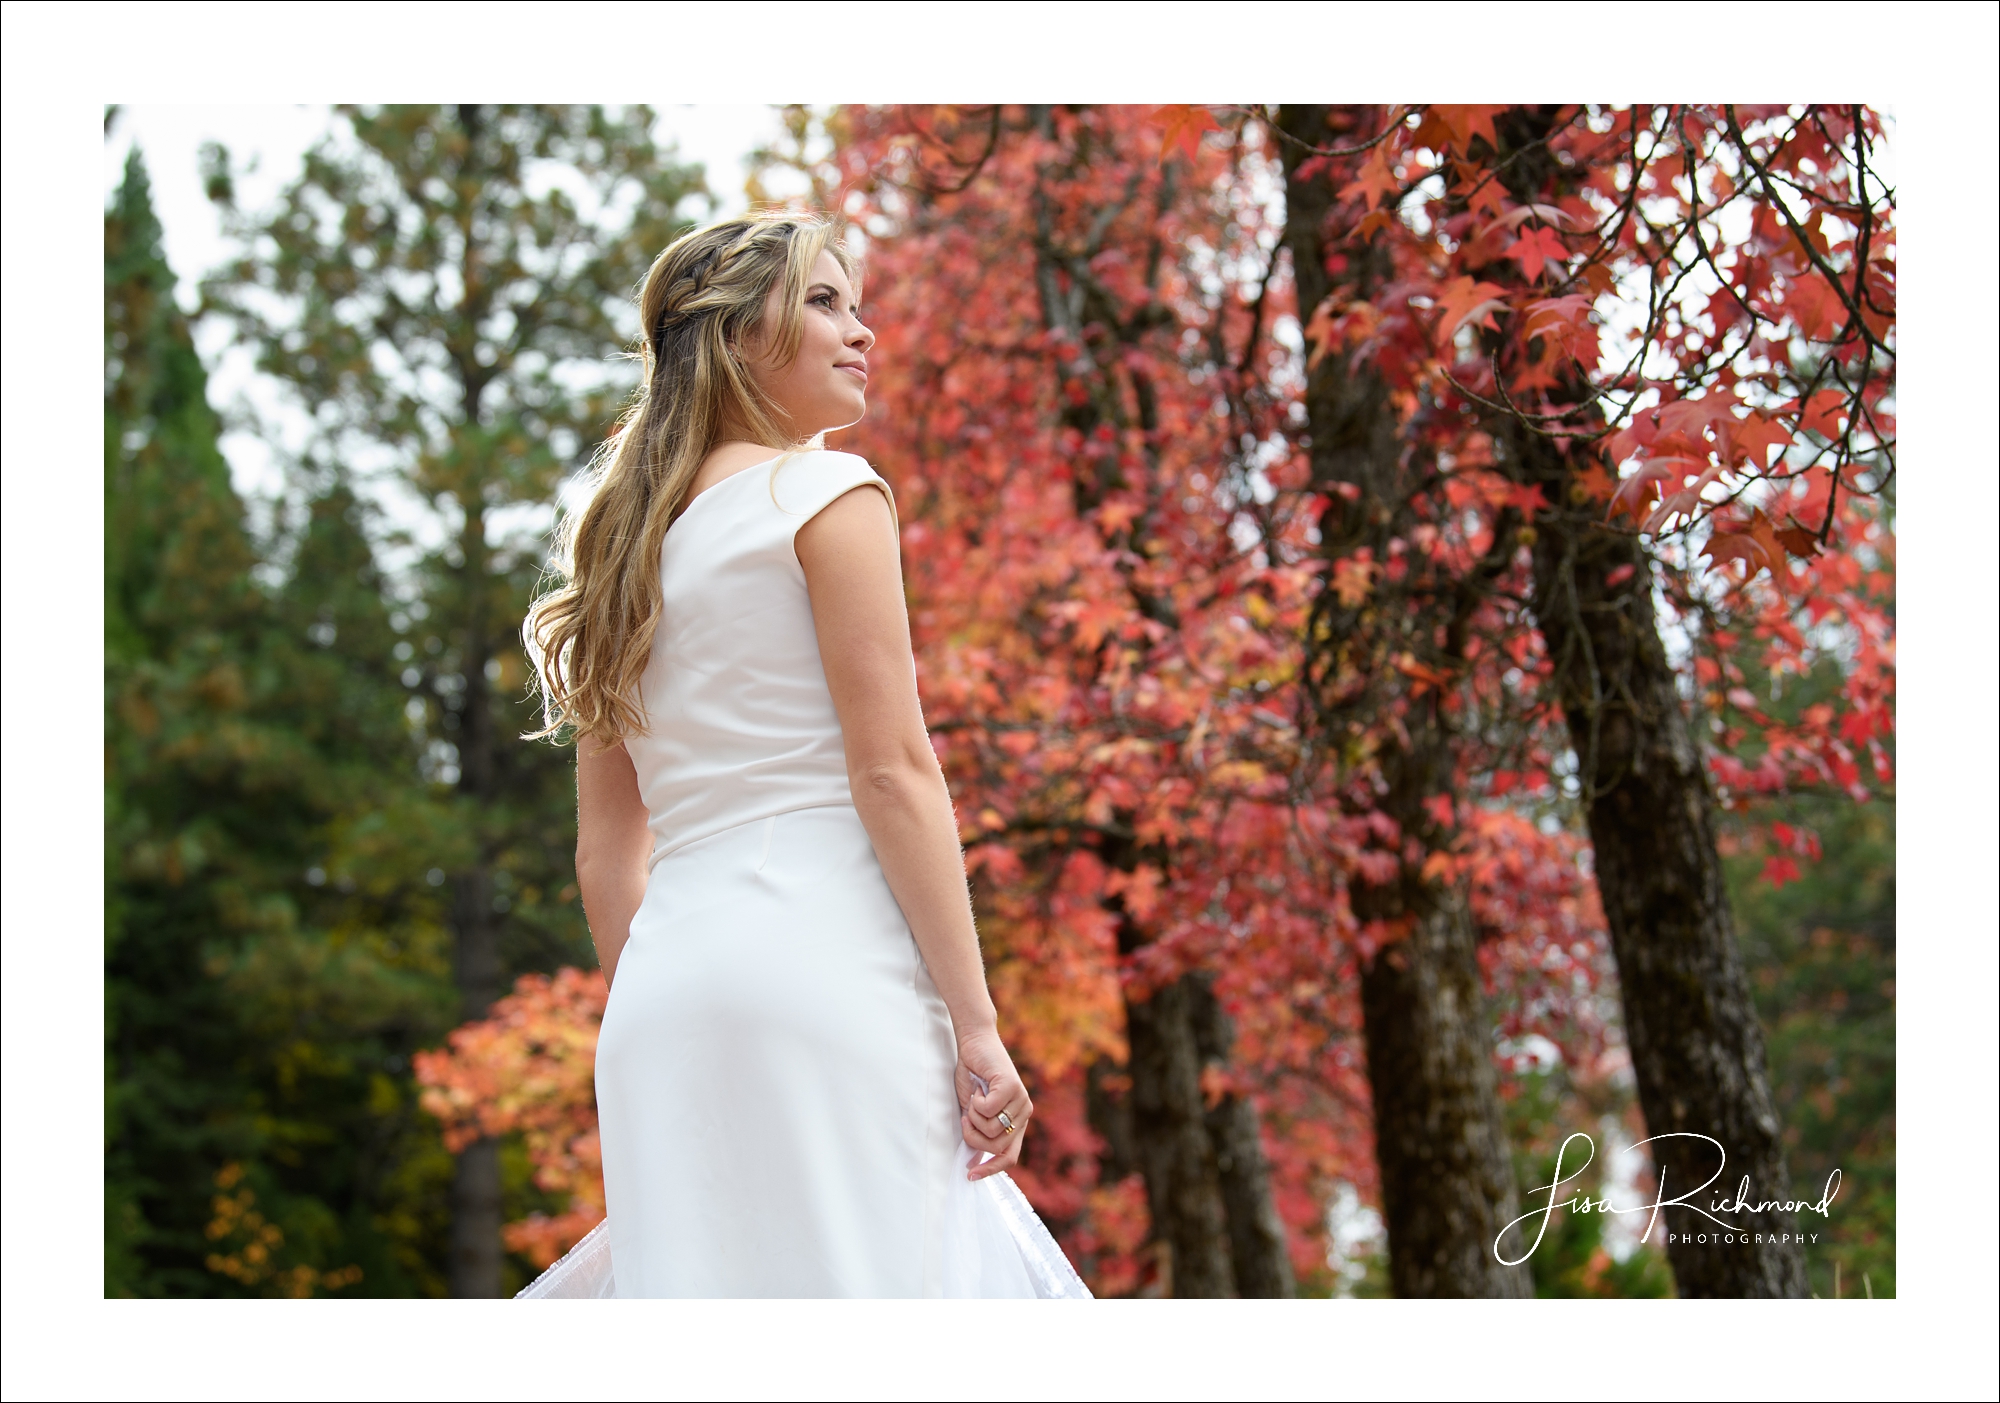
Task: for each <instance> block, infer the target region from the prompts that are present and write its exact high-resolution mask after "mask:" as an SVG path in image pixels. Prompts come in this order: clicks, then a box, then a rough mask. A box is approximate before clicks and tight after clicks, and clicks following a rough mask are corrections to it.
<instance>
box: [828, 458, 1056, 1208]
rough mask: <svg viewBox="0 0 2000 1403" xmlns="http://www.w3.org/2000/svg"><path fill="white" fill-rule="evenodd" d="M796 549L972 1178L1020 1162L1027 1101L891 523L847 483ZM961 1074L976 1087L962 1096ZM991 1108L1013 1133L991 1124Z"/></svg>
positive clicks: (863, 808)
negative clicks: (928, 720)
mask: <svg viewBox="0 0 2000 1403" xmlns="http://www.w3.org/2000/svg"><path fill="white" fill-rule="evenodd" d="M795 548H796V549H797V551H798V557H799V564H800V565H801V566H803V567H804V569H805V575H806V588H807V591H808V592H809V593H810V594H811V596H812V611H813V627H814V630H815V632H816V633H817V634H818V636H819V651H820V660H821V662H822V663H823V664H824V665H825V667H826V683H827V687H828V689H829V690H830V691H831V692H832V693H833V705H834V709H835V710H836V711H837V712H838V713H839V714H840V728H841V732H842V735H843V736H844V738H845V741H846V746H847V775H848V780H849V782H850V784H851V785H852V787H853V790H854V807H855V809H856V810H857V811H859V813H860V815H861V822H862V824H863V825H864V826H865V827H866V828H867V830H868V836H869V838H870V840H871V841H872V842H873V843H874V845H875V854H876V856H877V857H878V858H879V859H880V860H881V863H882V871H883V874H884V875H885V876H887V877H888V879H889V889H890V890H891V891H893V892H894V893H895V894H896V901H897V903H898V904H899V905H900V906H901V907H902V908H903V916H904V918H905V919H906V920H908V921H909V923H910V933H911V934H912V935H914V936H915V937H916V940H917V949H918V950H919V951H920V952H921V953H922V955H923V957H924V964H925V965H926V966H927V967H928V968H929V969H930V973H931V979H932V980H933V981H934V982H935V983H936V985H937V988H938V992H939V993H940V994H942V995H943V996H944V1002H945V1007H946V1008H947V1009H949V1010H950V1012H951V1022H952V1029H953V1031H954V1032H955V1033H956V1035H957V1037H958V1061H959V1066H958V1100H959V1105H960V1106H961V1107H963V1108H965V1110H966V1112H967V1114H966V1115H964V1116H962V1117H961V1118H960V1120H961V1129H962V1130H963V1132H964V1134H965V1140H966V1143H967V1144H968V1145H971V1146H972V1147H973V1148H974V1149H979V1150H985V1151H987V1152H988V1153H990V1154H993V1155H995V1156H996V1158H994V1159H992V1160H988V1161H986V1162H985V1163H984V1164H982V1165H980V1166H978V1167H977V1168H975V1169H974V1170H973V1171H972V1177H973V1178H984V1177H985V1176H986V1175H987V1174H994V1173H998V1172H999V1171H1000V1170H1002V1169H1005V1168H1007V1167H1008V1166H1009V1165H1011V1164H1013V1163H1014V1162H1015V1161H1016V1160H1017V1159H1019V1158H1020V1151H1021V1136H1020V1134H1019V1133H1018V1130H1019V1127H1021V1126H1022V1125H1023V1124H1025V1122H1026V1121H1027V1119H1028V1115H1029V1113H1030V1112H1031V1111H1032V1110H1033V1106H1032V1104H1031V1103H1030V1101H1029V1099H1028V1092H1027V1088H1025V1087H1024V1086H1023V1085H1022V1084H1021V1078H1020V1075H1019V1074H1018V1073H1017V1072H1016V1071H1015V1070H1014V1063H1013V1061H1012V1059H1011V1058H1009V1057H1008V1055H1007V1050H1006V1048H1005V1047H1003V1046H1002V1045H1001V1042H1000V1036H999V1032H998V1029H997V1026H996V1020H995V1015H994V1010H993V1000H992V997H991V996H990V995H989V994H988V993H987V991H986V971H985V968H984V966H983V965H982V964H981V963H980V958H979V936H978V934H977V932H976V931H975V930H974V929H973V924H972V899H971V894H970V893H969V892H968V890H967V889H966V883H965V855H964V853H963V852H962V851H961V850H960V848H959V845H958V820H957V818H956V817H955V816H954V815H953V813H952V808H951V793H950V791H949V790H947V789H946V788H945V782H944V772H943V771H942V770H940V769H939V768H938V762H937V755H936V754H935V753H934V752H933V751H932V750H931V743H930V736H929V734H928V733H927V732H926V731H925V729H924V716H923V709H922V707H921V706H920V705H919V703H918V701H917V675H916V669H915V666H914V664H913V663H912V660H911V656H910V621H909V616H908V614H907V613H906V611H905V609H904V605H903V574H902V566H901V560H900V556H899V553H898V549H897V541H896V525H895V518H894V517H893V516H892V515H891V514H890V510H889V503H888V501H887V499H886V498H884V497H883V495H882V493H881V492H880V491H878V490H876V489H875V488H872V487H863V488H858V489H856V490H854V491H851V492H848V493H846V494H845V495H844V496H842V497H840V498H839V499H838V500H836V501H835V502H834V503H833V504H832V505H830V506H828V507H827V508H825V509H824V510H823V511H821V512H820V513H819V514H818V515H817V516H815V517H813V519H812V520H811V521H809V522H807V523H806V524H805V525H804V526H802V527H800V528H799V533H798V536H797V538H796V545H795ZM969 1073H970V1074H976V1075H978V1076H979V1077H981V1078H983V1079H984V1080H985V1081H986V1082H987V1084H988V1087H989V1090H988V1091H987V1092H985V1093H977V1092H975V1091H974V1089H973V1085H972V1080H971V1076H970V1075H968V1074H969ZM1003 1111H1004V1112H1006V1114H1007V1116H1008V1119H1009V1121H1011V1122H1012V1123H1013V1125H1014V1126H1015V1127H1016V1133H1013V1134H1009V1133H1007V1132H1006V1129H1005V1127H1004V1126H1003V1125H1002V1124H1001V1122H1000V1120H999V1116H1000V1114H1001V1113H1002V1112H1003Z"/></svg>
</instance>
